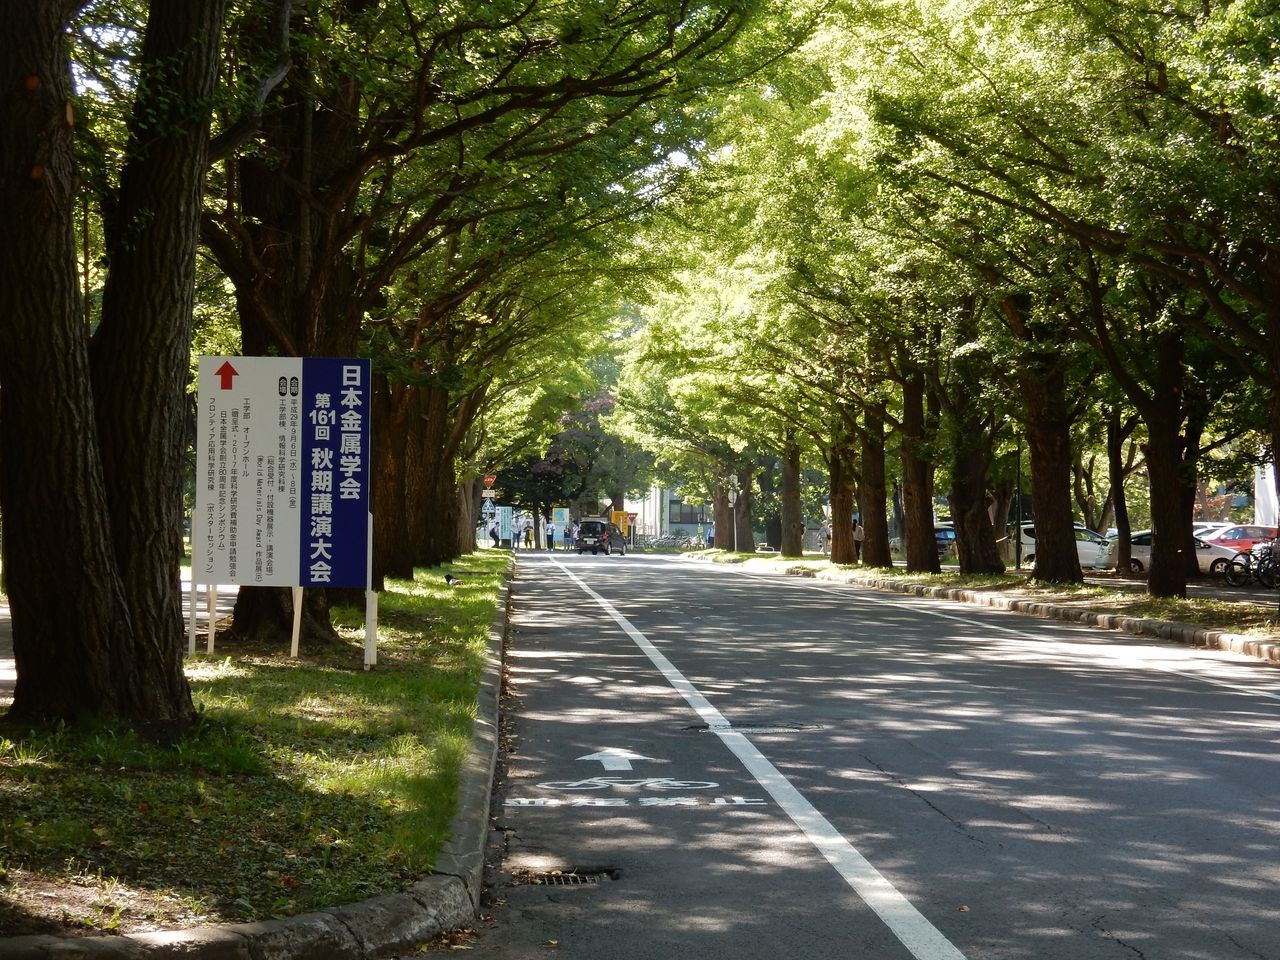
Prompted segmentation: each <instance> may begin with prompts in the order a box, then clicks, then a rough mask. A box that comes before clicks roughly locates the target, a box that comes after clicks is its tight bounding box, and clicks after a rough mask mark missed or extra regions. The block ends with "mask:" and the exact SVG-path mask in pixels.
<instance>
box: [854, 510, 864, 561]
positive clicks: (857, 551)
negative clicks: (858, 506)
mask: <svg viewBox="0 0 1280 960" xmlns="http://www.w3.org/2000/svg"><path fill="white" fill-rule="evenodd" d="M865 537H866V532H865V531H864V530H863V529H862V524H861V523H859V522H858V521H857V520H855V521H853V562H854V563H861V562H862V541H863V539H864V538H865Z"/></svg>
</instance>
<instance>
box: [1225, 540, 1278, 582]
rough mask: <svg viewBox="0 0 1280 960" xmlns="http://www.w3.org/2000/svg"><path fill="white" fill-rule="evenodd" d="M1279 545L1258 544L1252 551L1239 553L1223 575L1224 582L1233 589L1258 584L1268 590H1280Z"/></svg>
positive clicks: (1273, 542)
mask: <svg viewBox="0 0 1280 960" xmlns="http://www.w3.org/2000/svg"><path fill="white" fill-rule="evenodd" d="M1277 543H1280V541H1276V540H1271V541H1267V542H1263V543H1257V544H1254V547H1253V549H1252V550H1242V551H1241V552H1240V553H1237V554H1236V555H1235V556H1234V557H1232V558H1231V564H1230V566H1228V567H1227V569H1226V571H1225V572H1224V573H1223V576H1222V578H1223V580H1225V581H1226V583H1227V584H1228V585H1229V586H1232V587H1247V586H1249V584H1251V583H1255V582H1256V583H1260V584H1262V586H1264V587H1266V588H1267V589H1268V590H1275V589H1277V588H1280V549H1277Z"/></svg>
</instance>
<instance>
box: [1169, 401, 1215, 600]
mask: <svg viewBox="0 0 1280 960" xmlns="http://www.w3.org/2000/svg"><path fill="white" fill-rule="evenodd" d="M1183 379H1184V384H1185V386H1186V388H1187V389H1186V392H1185V395H1186V405H1185V409H1186V420H1185V421H1184V425H1183V426H1184V429H1183V436H1182V440H1181V443H1180V444H1179V446H1180V448H1181V451H1182V465H1181V468H1180V469H1179V471H1178V477H1179V483H1180V486H1181V488H1182V497H1181V503H1180V506H1181V509H1182V520H1181V522H1180V523H1179V525H1178V530H1179V531H1180V534H1181V537H1182V555H1183V557H1184V560H1185V562H1184V563H1183V567H1184V569H1185V570H1186V576H1187V579H1188V580H1199V579H1201V578H1203V577H1204V573H1202V572H1201V570H1200V561H1199V559H1198V558H1197V554H1196V536H1195V533H1194V532H1193V530H1192V528H1191V524H1192V522H1193V521H1194V520H1195V517H1196V496H1197V494H1198V492H1199V489H1200V442H1201V440H1203V438H1204V432H1205V430H1206V428H1207V427H1208V422H1209V417H1210V416H1211V415H1212V413H1213V407H1214V404H1213V403H1212V401H1211V400H1210V399H1209V397H1208V396H1207V395H1206V393H1205V391H1204V388H1203V387H1202V386H1201V385H1200V384H1199V383H1197V382H1195V381H1191V382H1188V381H1187V380H1186V378H1185V377H1184V378H1183Z"/></svg>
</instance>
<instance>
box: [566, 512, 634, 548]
mask: <svg viewBox="0 0 1280 960" xmlns="http://www.w3.org/2000/svg"><path fill="white" fill-rule="evenodd" d="M574 546H575V547H576V548H577V550H578V552H579V553H582V552H583V551H584V550H590V551H591V552H592V553H601V552H603V553H604V555H605V556H608V555H610V554H612V553H620V554H622V556H624V557H625V556H626V555H627V539H626V537H624V536H623V535H622V531H621V530H620V529H619V528H618V526H617V525H616V524H613V523H610V522H609V521H608V520H583V521H582V522H581V523H580V524H578V539H577V540H575V541H574Z"/></svg>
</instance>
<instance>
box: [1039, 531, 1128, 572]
mask: <svg viewBox="0 0 1280 960" xmlns="http://www.w3.org/2000/svg"><path fill="white" fill-rule="evenodd" d="M1075 527H1076V556H1077V557H1078V558H1079V560H1080V566H1082V567H1084V568H1085V569H1086V570H1092V569H1095V568H1098V567H1103V566H1105V565H1106V562H1107V545H1108V540H1107V538H1106V537H1102V536H1099V535H1098V534H1096V533H1094V532H1093V531H1092V530H1090V529H1089V528H1088V527H1086V526H1085V525H1084V524H1083V523H1077V524H1076V525H1075ZM1022 562H1023V563H1035V562H1036V525H1035V524H1034V523H1024V524H1023V525H1022Z"/></svg>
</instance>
